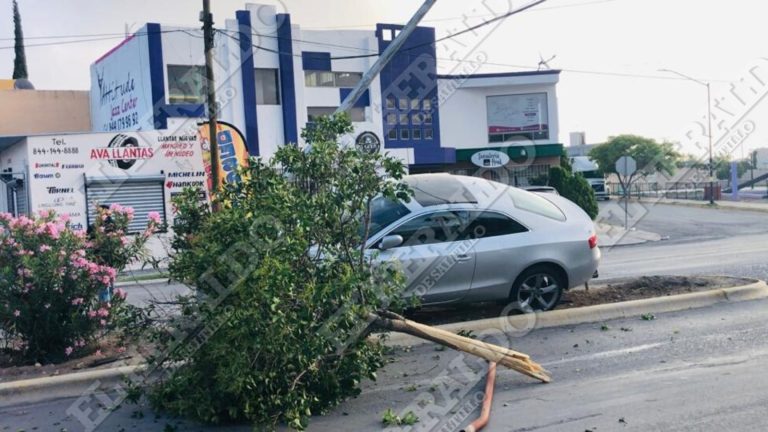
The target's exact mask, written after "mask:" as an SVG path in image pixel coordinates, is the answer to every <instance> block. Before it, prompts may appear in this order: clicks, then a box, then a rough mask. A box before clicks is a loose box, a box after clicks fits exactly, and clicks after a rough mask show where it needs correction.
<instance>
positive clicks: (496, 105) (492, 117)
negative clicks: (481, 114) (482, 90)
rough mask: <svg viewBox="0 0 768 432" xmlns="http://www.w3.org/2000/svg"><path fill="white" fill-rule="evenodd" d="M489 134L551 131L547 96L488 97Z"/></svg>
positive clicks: (537, 94) (532, 94) (534, 94)
mask: <svg viewBox="0 0 768 432" xmlns="http://www.w3.org/2000/svg"><path fill="white" fill-rule="evenodd" d="M487 108H488V134H489V135H490V136H493V135H503V134H516V133H519V134H528V133H535V132H545V131H548V130H549V116H548V112H547V94H546V93H530V94H514V95H502V96H488V99H487Z"/></svg>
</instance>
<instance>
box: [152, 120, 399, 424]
mask: <svg viewBox="0 0 768 432" xmlns="http://www.w3.org/2000/svg"><path fill="white" fill-rule="evenodd" d="M351 131H352V128H351V123H350V122H349V120H348V118H347V117H346V116H337V117H334V118H321V119H319V121H317V122H316V124H315V127H314V128H313V129H312V131H310V132H307V131H305V134H304V137H305V139H307V140H308V141H311V143H312V147H311V151H302V149H300V148H298V147H295V146H285V147H282V148H281V149H279V150H278V151H277V153H276V155H275V156H274V158H273V159H272V160H270V161H263V160H260V159H252V160H251V161H250V163H249V167H248V168H246V169H244V171H243V172H242V174H243V175H242V178H243V180H242V181H241V182H240V183H238V184H230V185H227V186H226V187H225V189H224V190H223V191H222V192H220V194H219V204H220V205H219V210H218V211H217V212H216V213H210V212H209V211H208V210H207V209H206V208H204V207H201V206H200V204H199V202H198V201H197V199H198V198H197V195H196V194H195V193H194V192H193V191H188V192H187V193H185V194H182V195H181V196H180V197H179V199H178V200H177V201H176V203H175V204H176V208H177V209H178V210H179V217H177V218H176V222H175V224H176V225H175V226H174V232H175V234H176V235H177V236H178V238H177V239H176V240H175V242H174V245H175V246H176V248H177V250H176V253H175V254H174V256H173V257H172V265H171V267H170V271H171V273H172V276H173V277H174V278H176V279H178V280H181V281H185V282H187V283H188V284H190V285H192V286H193V287H194V291H195V293H194V295H192V296H190V297H187V298H181V299H180V301H181V302H182V305H183V307H182V312H183V313H182V315H181V316H180V317H178V318H176V319H174V320H172V321H171V322H170V323H168V324H167V326H164V327H162V328H159V329H158V330H157V332H155V333H153V335H152V337H153V340H154V341H155V342H156V343H157V344H158V346H159V347H160V348H161V350H160V351H159V354H158V355H157V356H156V358H155V359H154V360H155V362H156V363H158V364H164V363H172V364H174V365H177V366H178V367H177V368H175V369H174V370H173V372H172V373H171V374H170V376H168V377H167V378H165V379H164V380H162V381H161V382H160V383H159V384H158V385H157V386H156V387H155V388H154V389H153V390H152V391H151V392H150V401H151V402H152V403H153V404H154V406H155V407H156V408H158V409H164V410H168V411H170V412H172V413H174V414H177V415H182V416H186V417H191V418H194V419H197V420H201V421H204V422H209V423H225V422H231V421H248V422H251V423H253V424H255V425H259V426H261V427H272V428H274V427H276V424H278V423H281V422H284V423H287V424H288V425H289V426H290V427H292V428H295V429H303V428H304V427H306V425H307V422H308V419H309V417H310V416H311V415H313V414H319V413H323V412H325V411H327V410H328V409H330V408H332V407H334V406H335V405H337V404H338V403H339V402H341V401H342V400H344V399H345V398H348V397H350V396H354V395H356V394H358V393H359V384H360V382H361V380H363V379H365V378H375V371H376V370H377V369H378V368H380V367H381V366H382V365H383V364H384V360H385V359H384V356H383V354H384V351H383V348H382V346H380V345H379V344H378V343H375V342H368V341H367V340H366V338H365V336H366V335H367V326H368V323H367V321H366V319H367V317H368V316H369V314H370V313H372V312H374V311H376V310H378V309H385V308H389V309H392V308H393V307H395V306H397V305H398V304H402V302H400V300H399V298H398V293H399V292H400V290H402V289H403V286H404V280H403V278H402V276H401V275H400V274H399V273H397V272H394V271H391V270H389V269H386V268H383V267H372V266H371V264H370V262H369V260H368V259H367V258H366V257H365V256H364V254H363V253H362V250H361V244H363V242H362V237H361V233H362V232H365V227H364V226H363V224H362V222H361V221H364V220H366V219H367V218H366V217H365V215H366V214H367V211H366V210H367V209H368V206H369V203H370V201H371V199H372V198H374V197H375V196H377V195H379V194H384V195H386V196H390V197H394V196H399V197H402V198H407V191H406V188H405V187H404V186H403V185H401V184H399V183H398V182H397V180H399V179H400V178H401V177H402V175H403V174H404V168H403V166H402V165H401V163H400V162H399V161H397V160H394V159H391V158H388V157H384V156H382V155H380V154H374V155H369V154H364V153H361V152H359V151H357V150H356V149H355V148H352V147H342V146H339V145H338V144H337V142H336V140H337V138H338V135H340V134H346V133H349V132H351ZM385 178H388V179H391V180H392V181H386V180H385ZM393 299H394V300H393ZM393 301H394V302H395V303H394V306H393ZM395 309H396V307H395Z"/></svg>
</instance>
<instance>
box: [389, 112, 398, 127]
mask: <svg viewBox="0 0 768 432" xmlns="http://www.w3.org/2000/svg"><path fill="white" fill-rule="evenodd" d="M387 124H388V125H396V124H397V114H387Z"/></svg>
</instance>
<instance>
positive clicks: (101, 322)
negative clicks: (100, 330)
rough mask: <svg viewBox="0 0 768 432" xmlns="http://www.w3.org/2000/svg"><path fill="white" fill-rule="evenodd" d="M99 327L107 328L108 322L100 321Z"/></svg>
mask: <svg viewBox="0 0 768 432" xmlns="http://www.w3.org/2000/svg"><path fill="white" fill-rule="evenodd" d="M99 325H100V326H102V327H106V325H107V321H106V320H100V321H99Z"/></svg>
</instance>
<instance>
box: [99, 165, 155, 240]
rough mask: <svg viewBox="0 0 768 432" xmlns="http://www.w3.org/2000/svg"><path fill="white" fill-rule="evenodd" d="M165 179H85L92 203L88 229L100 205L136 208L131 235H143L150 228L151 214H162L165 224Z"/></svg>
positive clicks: (130, 230)
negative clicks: (142, 232)
mask: <svg viewBox="0 0 768 432" xmlns="http://www.w3.org/2000/svg"><path fill="white" fill-rule="evenodd" d="M164 181H165V176H147V177H131V178H129V179H107V178H88V177H86V179H85V197H86V202H87V203H88V225H89V226H90V225H91V224H92V223H93V221H94V218H95V217H96V207H97V206H98V205H111V204H120V205H121V206H124V207H132V208H133V210H134V218H133V221H132V222H131V225H130V226H129V227H128V232H130V233H136V232H141V231H143V230H144V228H146V226H147V222H148V218H147V215H148V214H149V212H153V211H156V212H158V213H160V220H161V222H162V223H165V192H164V190H163V184H164Z"/></svg>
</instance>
